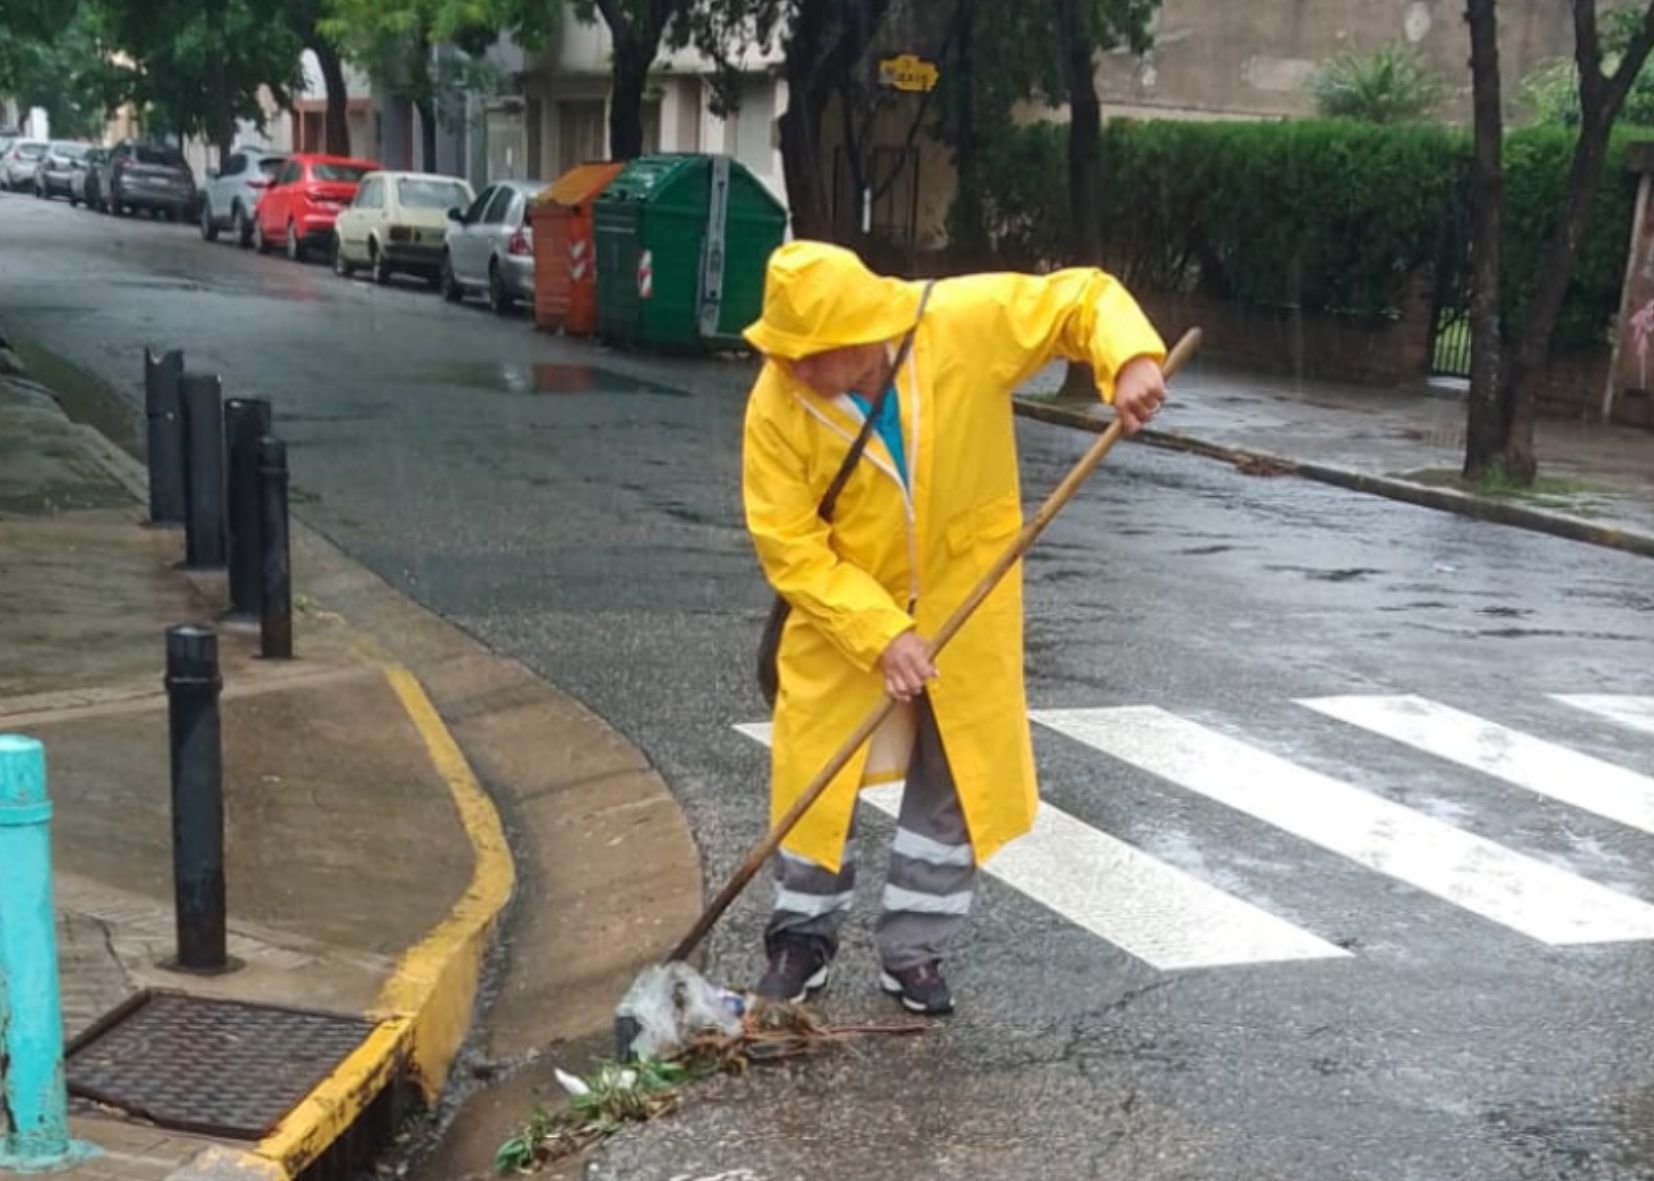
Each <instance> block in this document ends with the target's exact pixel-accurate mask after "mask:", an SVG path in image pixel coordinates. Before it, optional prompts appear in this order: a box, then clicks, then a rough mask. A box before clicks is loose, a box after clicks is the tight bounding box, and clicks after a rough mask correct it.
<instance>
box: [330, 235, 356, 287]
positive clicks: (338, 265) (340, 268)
mask: <svg viewBox="0 0 1654 1181" xmlns="http://www.w3.org/2000/svg"><path fill="white" fill-rule="evenodd" d="M333 273H334V274H335V275H338V276H339V278H341V279H348V278H350V277H351V276H352V275H354V274H355V273H356V268H355V267H353V266H351V265H350V260H349V259H348V258H346V257H345V244H344V243H343V242H342V241H340V239H339V235H337V234H334V235H333Z"/></svg>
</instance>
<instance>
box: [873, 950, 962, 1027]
mask: <svg viewBox="0 0 1654 1181" xmlns="http://www.w3.org/2000/svg"><path fill="white" fill-rule="evenodd" d="M879 987H880V988H882V989H884V990H885V991H886V992H888V993H889V994H890V995H891V996H893V997H896V998H897V999H898V1000H900V1001H901V1002H902V1006H903V1007H904V1008H906V1009H907V1010H908V1011H909V1012H913V1013H923V1014H924V1015H925V1016H927V1017H940V1016H942V1015H943V1014H944V1013H951V1012H953V994H952V993H951V992H949V991H948V982H947V981H946V980H944V979H942V963H941V961H940V960H932V961H931V962H930V963H928V964H920V965H919V966H918V967H916V968H906V969H904V970H903V971H900V972H892V971H890V970H889V969H886V970H885V971H884V972H882V973H880V975H879Z"/></svg>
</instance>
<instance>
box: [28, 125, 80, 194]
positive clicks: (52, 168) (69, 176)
mask: <svg viewBox="0 0 1654 1181" xmlns="http://www.w3.org/2000/svg"><path fill="white" fill-rule="evenodd" d="M84 167H86V145H85V144H77V143H70V142H68V141H67V140H57V141H55V142H54V143H53V144H52V146H51V147H49V148H47V149H46V154H45V155H44V156H42V157H40V159H39V161H38V162H37V163H36V165H35V170H34V195H35V196H37V197H41V198H47V199H49V198H52V197H68V198H69V201H70V204H73V203H74V191H75V190H74V183H75V172H76V171H77V170H79V169H82V168H84Z"/></svg>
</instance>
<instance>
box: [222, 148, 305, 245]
mask: <svg viewBox="0 0 1654 1181" xmlns="http://www.w3.org/2000/svg"><path fill="white" fill-rule="evenodd" d="M286 162H287V156H286V155H285V154H283V153H280V152H262V151H259V150H258V149H257V148H238V149H237V150H236V151H234V152H231V153H230V155H229V157H228V158H227V159H225V161H224V167H223V168H220V169H218V170H216V171H215V170H212V169H208V170H207V183H206V186H205V187H204V188H203V189H202V190H201V236H202V237H203V238H205V239H206V240H207V241H209V242H214V241H217V239H218V232H219V231H220V230H229V231H231V232H232V233H233V234H234V236H235V241H236V242H237V243H238V244H239V245H241V246H251V245H252V244H253V208H254V206H256V205H257V204H258V199H259V198H260V197H262V196H264V193H265V190H266V189H268V188H269V187H270V183H271V182H272V181H273V180H274V179H275V176H276V173H278V172H280V171H281V166H282V165H283V164H285V163H286Z"/></svg>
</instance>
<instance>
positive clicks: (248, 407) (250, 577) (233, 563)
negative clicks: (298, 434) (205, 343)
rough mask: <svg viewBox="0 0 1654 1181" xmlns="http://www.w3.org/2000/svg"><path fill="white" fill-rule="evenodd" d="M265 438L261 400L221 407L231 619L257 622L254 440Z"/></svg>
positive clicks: (266, 406)
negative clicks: (225, 463) (226, 462)
mask: <svg viewBox="0 0 1654 1181" xmlns="http://www.w3.org/2000/svg"><path fill="white" fill-rule="evenodd" d="M269 433H270V403H268V402H266V401H264V400H263V399H261V398H231V399H230V400H229V401H227V402H225V403H224V439H225V450H226V453H227V456H228V459H229V474H228V476H227V478H226V480H225V486H226V488H227V490H228V494H229V514H228V522H229V535H228V538H227V540H228V547H227V548H228V558H229V564H230V610H229V612H228V617H229V618H230V619H235V620H240V621H243V622H249V623H250V622H251V621H252V620H254V619H256V618H258V604H259V592H260V590H261V589H262V578H261V576H260V574H259V561H260V557H261V553H262V551H261V549H260V546H259V515H260V514H259V495H260V493H259V487H260V481H259V475H258V441H259V440H260V439H261V438H263V437H264V436H265V435H267V434H269Z"/></svg>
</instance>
